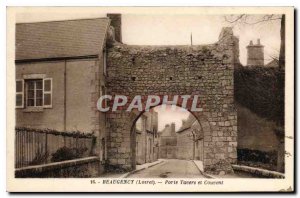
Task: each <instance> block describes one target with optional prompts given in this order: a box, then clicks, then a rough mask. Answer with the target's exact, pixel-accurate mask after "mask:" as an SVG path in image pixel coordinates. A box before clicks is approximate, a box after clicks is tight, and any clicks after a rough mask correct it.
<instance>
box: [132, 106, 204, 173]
mask: <svg viewBox="0 0 300 198" xmlns="http://www.w3.org/2000/svg"><path fill="white" fill-rule="evenodd" d="M203 141H204V132H203V128H202V125H201V122H199V121H198V119H197V117H196V116H195V115H193V113H192V112H190V111H188V110H186V109H183V108H181V107H179V106H173V105H159V106H156V107H153V108H151V109H150V110H149V111H147V112H145V111H144V112H141V113H139V114H138V115H137V117H136V119H135V120H134V122H133V125H132V128H131V159H132V168H133V169H136V166H139V165H143V164H147V163H154V162H155V161H159V160H173V161H174V160H175V161H176V160H186V161H191V160H197V161H200V162H201V161H202V162H203V160H204V149H203V147H204V143H203Z"/></svg>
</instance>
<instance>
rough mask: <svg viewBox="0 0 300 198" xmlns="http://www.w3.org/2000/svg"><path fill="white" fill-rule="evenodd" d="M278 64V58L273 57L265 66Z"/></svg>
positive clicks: (276, 65)
mask: <svg viewBox="0 0 300 198" xmlns="http://www.w3.org/2000/svg"><path fill="white" fill-rule="evenodd" d="M278 66H279V60H276V59H273V60H272V61H270V62H269V63H267V64H266V65H265V67H278Z"/></svg>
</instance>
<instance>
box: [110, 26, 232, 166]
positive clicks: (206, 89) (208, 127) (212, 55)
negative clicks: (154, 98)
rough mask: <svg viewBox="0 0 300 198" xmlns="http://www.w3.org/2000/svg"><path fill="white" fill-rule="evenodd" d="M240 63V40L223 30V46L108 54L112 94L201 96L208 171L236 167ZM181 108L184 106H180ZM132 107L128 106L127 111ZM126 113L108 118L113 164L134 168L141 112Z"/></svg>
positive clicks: (119, 48)
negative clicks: (219, 165) (236, 74)
mask: <svg viewBox="0 0 300 198" xmlns="http://www.w3.org/2000/svg"><path fill="white" fill-rule="evenodd" d="M236 62H238V39H237V38H236V37H234V36H233V32H232V30H231V29H230V28H223V30H222V32H221V34H220V37H219V41H218V42H217V43H214V44H211V45H201V46H128V45H124V44H120V43H114V45H113V46H112V47H111V48H109V49H108V58H107V79H106V80H107V81H106V83H107V84H106V85H107V91H108V94H111V95H116V94H118V95H126V96H128V97H129V98H131V99H132V98H133V97H134V96H135V95H142V96H143V98H142V102H143V104H145V99H146V97H147V96H148V95H159V96H161V95H169V96H170V97H172V96H174V95H192V96H193V95H199V97H200V100H198V106H201V108H202V109H203V111H201V112H191V113H193V115H194V116H195V117H196V118H197V120H198V121H199V122H200V124H201V126H202V128H203V131H204V167H205V169H210V168H212V167H213V166H214V164H216V163H217V162H218V161H219V160H221V159H226V160H228V161H229V162H231V163H235V162H236V158H237V155H236V146H237V121H236V120H237V116H236V109H235V107H234V98H233V70H234V64H235V63H236ZM177 105H178V106H181V101H178V103H177ZM125 108H127V107H125ZM125 108H123V109H120V110H119V111H117V112H108V113H107V121H108V124H107V130H108V133H109V134H108V135H109V137H108V138H109V145H108V153H109V155H108V156H110V157H109V164H111V165H117V166H120V167H122V168H123V169H129V170H130V169H132V168H134V164H135V162H134V161H133V159H134V158H132V153H133V152H132V148H133V144H132V140H131V138H132V137H133V135H132V134H131V131H132V126H133V124H134V122H135V120H136V119H137V118H138V117H139V116H140V114H141V112H135V111H133V112H126V111H125Z"/></svg>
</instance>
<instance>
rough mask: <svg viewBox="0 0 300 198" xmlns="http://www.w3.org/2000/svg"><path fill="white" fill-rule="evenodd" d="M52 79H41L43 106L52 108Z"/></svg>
mask: <svg viewBox="0 0 300 198" xmlns="http://www.w3.org/2000/svg"><path fill="white" fill-rule="evenodd" d="M52 89H53V87H52V78H44V79H43V106H44V108H52Z"/></svg>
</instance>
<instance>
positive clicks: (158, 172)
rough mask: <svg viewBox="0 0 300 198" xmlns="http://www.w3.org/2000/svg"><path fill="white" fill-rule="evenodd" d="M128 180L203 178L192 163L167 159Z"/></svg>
mask: <svg viewBox="0 0 300 198" xmlns="http://www.w3.org/2000/svg"><path fill="white" fill-rule="evenodd" d="M128 178H204V176H203V175H202V174H201V173H200V171H199V170H198V168H197V167H196V165H195V164H194V162H193V161H188V160H178V159H169V160H167V161H166V162H163V163H161V164H158V165H155V166H153V167H150V168H147V169H145V170H141V171H138V172H136V173H134V174H132V175H129V176H128Z"/></svg>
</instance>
